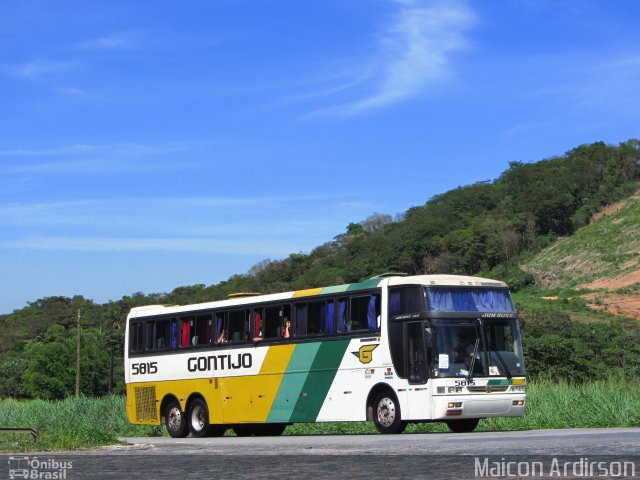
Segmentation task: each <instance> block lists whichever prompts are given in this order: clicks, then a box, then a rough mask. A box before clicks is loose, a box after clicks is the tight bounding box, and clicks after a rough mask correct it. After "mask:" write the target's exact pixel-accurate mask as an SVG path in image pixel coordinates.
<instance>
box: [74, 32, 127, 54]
mask: <svg viewBox="0 0 640 480" xmlns="http://www.w3.org/2000/svg"><path fill="white" fill-rule="evenodd" d="M134 36H135V35H133V34H132V33H130V32H115V33H111V34H109V35H104V36H102V37H97V38H92V39H90V40H86V41H84V42H81V43H79V44H78V45H77V46H76V48H78V49H79V50H117V49H122V48H129V47H131V46H132V44H133V37H134Z"/></svg>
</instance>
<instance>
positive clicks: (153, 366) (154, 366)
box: [131, 362, 158, 375]
mask: <svg viewBox="0 0 640 480" xmlns="http://www.w3.org/2000/svg"><path fill="white" fill-rule="evenodd" d="M147 373H158V362H143V363H132V364H131V375H146V374H147Z"/></svg>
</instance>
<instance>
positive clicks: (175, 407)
mask: <svg viewBox="0 0 640 480" xmlns="http://www.w3.org/2000/svg"><path fill="white" fill-rule="evenodd" d="M164 425H165V427H167V432H169V435H171V436H172V437H173V438H184V437H186V436H187V434H188V433H189V427H187V421H186V418H185V414H184V412H183V411H182V410H180V404H179V403H178V402H177V401H176V400H170V401H169V402H168V403H167V406H166V407H165V409H164Z"/></svg>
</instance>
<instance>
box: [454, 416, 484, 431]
mask: <svg viewBox="0 0 640 480" xmlns="http://www.w3.org/2000/svg"><path fill="white" fill-rule="evenodd" d="M479 421H480V419H479V418H460V419H458V420H447V427H449V430H451V431H452V432H455V433H467V432H473V431H474V430H475V429H476V427H477V426H478V422H479Z"/></svg>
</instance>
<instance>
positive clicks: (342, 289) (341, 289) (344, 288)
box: [322, 283, 351, 294]
mask: <svg viewBox="0 0 640 480" xmlns="http://www.w3.org/2000/svg"><path fill="white" fill-rule="evenodd" d="M350 285H351V284H350V283H346V284H344V285H334V286H333V287H324V288H323V289H322V293H323V294H325V293H342V292H346V291H347V289H348V288H349V286H350Z"/></svg>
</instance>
